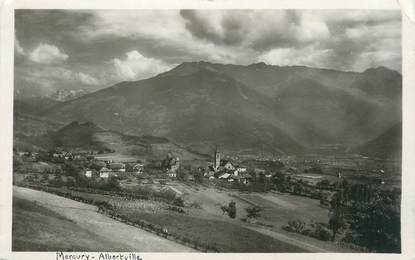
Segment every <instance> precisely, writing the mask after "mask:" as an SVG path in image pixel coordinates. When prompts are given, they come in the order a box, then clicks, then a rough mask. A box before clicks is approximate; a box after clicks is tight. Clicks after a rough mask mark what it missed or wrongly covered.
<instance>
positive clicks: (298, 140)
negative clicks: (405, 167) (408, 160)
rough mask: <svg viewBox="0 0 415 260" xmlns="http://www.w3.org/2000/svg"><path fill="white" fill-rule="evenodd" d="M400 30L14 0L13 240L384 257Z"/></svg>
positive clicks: (394, 21)
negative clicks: (19, 4)
mask: <svg viewBox="0 0 415 260" xmlns="http://www.w3.org/2000/svg"><path fill="white" fill-rule="evenodd" d="M401 28H402V14H401V11H400V10H399V9H397V10H376V9H373V10H372V9H358V10H356V9H353V10H352V9H163V10H162V9H137V10H135V9H112V10H110V9H105V10H104V9H101V10H100V9H16V10H15V11H14V65H13V68H14V72H13V75H14V76H13V82H14V83H13V163H12V167H13V169H12V176H13V177H12V181H13V184H12V185H13V187H12V210H11V211H12V212H11V215H12V217H11V218H12V230H11V248H12V251H13V252H99V251H105V252H165V253H169V252H171V253H172V252H183V253H187V252H189V253H190V252H198V253H382V254H384V253H387V254H389V253H393V254H399V253H401V251H402V246H401V200H402V186H401V183H402V179H401V176H402V174H401V171H402V122H403V116H402V81H403V77H402V40H401V39H402V30H401ZM62 257H63V256H62ZM57 259H58V258H57ZM62 259H63V258H62Z"/></svg>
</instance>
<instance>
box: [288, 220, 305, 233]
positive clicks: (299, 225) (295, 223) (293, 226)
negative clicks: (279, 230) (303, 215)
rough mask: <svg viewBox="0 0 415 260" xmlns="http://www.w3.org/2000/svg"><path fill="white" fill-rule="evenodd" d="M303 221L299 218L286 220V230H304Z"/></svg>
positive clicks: (298, 231) (299, 231)
mask: <svg viewBox="0 0 415 260" xmlns="http://www.w3.org/2000/svg"><path fill="white" fill-rule="evenodd" d="M304 227H305V223H304V222H303V221H301V220H290V221H288V227H287V230H289V231H292V232H296V233H301V232H302V231H303V230H304Z"/></svg>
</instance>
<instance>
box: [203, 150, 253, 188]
mask: <svg viewBox="0 0 415 260" xmlns="http://www.w3.org/2000/svg"><path fill="white" fill-rule="evenodd" d="M213 158H214V160H213V164H212V165H211V166H209V167H208V169H207V171H206V172H205V173H204V177H206V178H208V179H209V180H213V179H220V180H224V181H228V182H241V183H244V184H248V183H249V182H250V181H251V180H252V176H251V175H250V174H249V173H248V172H247V168H246V167H244V166H241V165H234V164H233V163H232V162H231V161H228V160H222V159H221V154H220V151H219V149H218V148H216V150H215V153H214V156H213Z"/></svg>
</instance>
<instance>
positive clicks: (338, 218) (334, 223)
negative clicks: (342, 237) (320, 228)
mask: <svg viewBox="0 0 415 260" xmlns="http://www.w3.org/2000/svg"><path fill="white" fill-rule="evenodd" d="M332 213H333V214H332V216H331V218H330V220H329V227H330V230H331V232H332V237H331V241H334V240H335V239H336V234H337V233H338V231H339V230H340V229H342V228H344V225H345V223H346V222H345V218H344V214H343V212H342V209H341V208H337V209H335V210H334V211H333V212H332Z"/></svg>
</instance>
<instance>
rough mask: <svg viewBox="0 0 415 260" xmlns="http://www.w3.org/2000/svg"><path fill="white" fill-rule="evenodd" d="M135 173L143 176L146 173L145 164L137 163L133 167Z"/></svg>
mask: <svg viewBox="0 0 415 260" xmlns="http://www.w3.org/2000/svg"><path fill="white" fill-rule="evenodd" d="M133 172H135V173H136V174H142V173H143V172H144V164H142V163H137V164H135V165H134V166H133Z"/></svg>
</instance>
